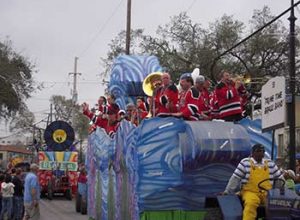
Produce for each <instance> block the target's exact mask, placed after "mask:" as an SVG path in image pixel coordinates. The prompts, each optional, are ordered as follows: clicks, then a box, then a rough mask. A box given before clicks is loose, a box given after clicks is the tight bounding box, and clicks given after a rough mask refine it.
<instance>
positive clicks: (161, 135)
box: [86, 56, 277, 220]
mask: <svg viewBox="0 0 300 220" xmlns="http://www.w3.org/2000/svg"><path fill="white" fill-rule="evenodd" d="M156 71H161V67H160V65H159V62H158V60H157V58H156V57H154V56H119V57H118V58H117V59H116V61H115V63H114V65H113V68H112V72H111V78H110V83H109V86H108V90H109V92H110V93H112V94H113V95H114V96H115V97H116V98H117V99H116V102H117V103H118V105H119V106H120V107H121V109H124V108H125V106H126V104H127V103H129V102H134V101H135V98H136V97H137V96H141V95H144V93H143V91H142V86H141V85H142V82H143V80H144V79H145V77H146V76H147V75H148V74H150V73H152V72H156ZM255 143H261V144H263V145H264V146H265V148H266V153H267V156H269V157H271V153H272V152H273V156H275V155H276V150H275V151H272V135H271V133H268V132H267V133H262V132H261V121H260V120H256V121H252V120H250V119H243V120H242V121H241V122H240V123H239V124H234V123H231V122H222V121H194V122H193V121H184V120H182V119H178V118H173V117H167V118H158V117H154V118H150V119H145V120H143V121H142V123H141V124H140V125H139V126H138V127H136V126H135V125H133V124H132V123H130V122H128V121H126V120H123V121H121V122H120V126H119V128H118V131H117V133H116V135H115V136H114V138H110V137H109V136H108V135H107V134H106V132H105V131H104V130H102V129H101V128H97V130H96V131H95V132H93V133H92V134H90V135H89V140H88V146H87V152H86V167H87V170H88V215H89V217H90V218H91V219H101V220H114V219H115V220H125V219H126V220H129V219H130V220H139V219H144V220H158V219H159V220H165V219H166V220H167V219H172V220H173V219H180V220H181V219H182V220H188V219H205V218H206V219H207V213H208V210H209V207H211V206H214V203H215V202H216V201H217V197H218V196H217V195H218V194H219V193H220V192H223V191H224V189H225V186H226V184H227V182H228V180H229V178H230V176H231V175H232V173H233V171H234V169H235V167H236V166H237V164H238V163H239V161H240V160H241V159H242V158H244V157H248V156H249V155H250V149H251V146H252V145H253V144H255ZM275 149H276V148H275ZM275 194H276V193H275ZM276 195H277V194H276ZM231 202H232V200H231ZM228 204H229V206H230V204H233V203H230V202H229V203H228ZM228 204H225V206H226V205H227V206H228ZM235 205H236V204H235ZM235 205H231V208H230V207H229V208H228V207H227V208H228V212H227V214H229V215H230V210H234V209H235V210H239V209H240V210H239V211H236V213H239V212H241V208H240V207H241V204H238V205H236V206H235ZM274 207H275V208H276V206H273V208H274ZM221 208H224V204H223V207H221ZM225 212H226V210H225ZM222 215H223V218H224V219H230V218H226V216H225V215H226V214H224V212H223V213H222ZM221 218H222V217H220V218H219V217H217V218H212V219H221ZM231 219H233V218H231ZM236 219H238V218H236Z"/></svg>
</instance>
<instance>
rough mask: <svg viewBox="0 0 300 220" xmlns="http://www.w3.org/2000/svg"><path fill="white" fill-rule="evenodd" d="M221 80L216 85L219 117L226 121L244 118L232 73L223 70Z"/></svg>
mask: <svg viewBox="0 0 300 220" xmlns="http://www.w3.org/2000/svg"><path fill="white" fill-rule="evenodd" d="M219 78H220V79H221V81H220V82H219V83H218V85H217V87H216V90H215V92H216V96H217V99H218V105H219V118H220V119H223V120H225V121H239V120H241V119H242V107H241V100H240V96H239V94H238V91H237V89H236V87H235V83H234V81H233V80H232V79H231V76H230V73H229V72H227V71H222V72H221V73H220V75H219Z"/></svg>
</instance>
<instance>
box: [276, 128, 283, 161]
mask: <svg viewBox="0 0 300 220" xmlns="http://www.w3.org/2000/svg"><path fill="white" fill-rule="evenodd" d="M277 155H278V157H281V158H282V157H284V138H283V134H279V135H278V152H277Z"/></svg>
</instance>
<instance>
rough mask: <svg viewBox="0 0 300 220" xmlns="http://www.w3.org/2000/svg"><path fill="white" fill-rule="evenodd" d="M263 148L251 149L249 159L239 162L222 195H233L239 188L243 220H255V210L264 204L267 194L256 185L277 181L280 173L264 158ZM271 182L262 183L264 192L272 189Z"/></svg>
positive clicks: (256, 146)
mask: <svg viewBox="0 0 300 220" xmlns="http://www.w3.org/2000/svg"><path fill="white" fill-rule="evenodd" d="M264 154H265V148H264V146H263V145H261V144H255V145H254V146H253V147H252V154H251V157H248V158H244V159H242V160H241V162H240V163H239V165H238V166H237V168H236V169H235V171H234V173H233V175H232V176H231V178H230V180H229V182H228V184H227V186H226V189H225V191H224V194H225V195H226V194H233V193H235V192H236V191H238V190H240V188H241V196H242V200H243V203H244V211H243V220H255V219H256V215H257V212H256V209H257V207H258V206H259V205H260V204H265V202H266V197H267V192H266V191H265V190H261V189H260V188H259V187H258V184H259V183H260V182H261V181H263V180H266V179H278V178H279V177H280V176H281V171H280V170H279V169H278V167H277V166H276V164H275V163H274V162H273V161H272V160H269V159H266V158H264ZM272 185H273V182H272V181H270V180H267V181H264V182H263V183H262V184H261V185H260V186H261V187H263V188H264V189H266V190H270V189H271V188H272Z"/></svg>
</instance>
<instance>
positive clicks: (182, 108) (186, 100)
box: [172, 73, 201, 121]
mask: <svg viewBox="0 0 300 220" xmlns="http://www.w3.org/2000/svg"><path fill="white" fill-rule="evenodd" d="M180 85H181V88H182V91H181V93H180V94H179V103H178V105H179V112H177V113H172V115H173V116H175V117H183V118H184V119H185V120H190V121H198V120H200V118H201V116H200V112H199V108H198V100H199V97H200V93H199V91H198V90H197V89H196V88H195V87H194V86H193V85H194V81H193V78H192V77H191V74H189V73H185V74H183V75H182V76H181V77H180Z"/></svg>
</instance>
